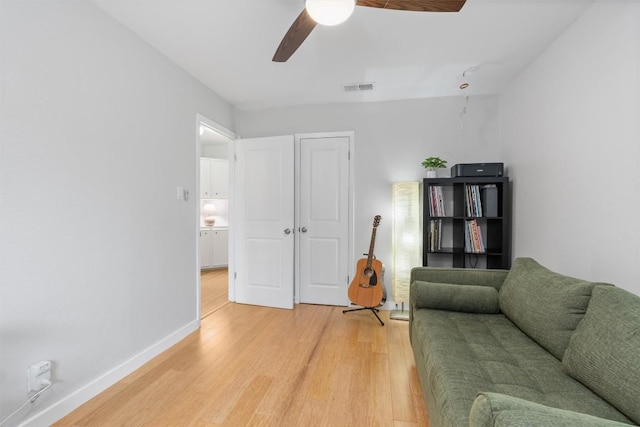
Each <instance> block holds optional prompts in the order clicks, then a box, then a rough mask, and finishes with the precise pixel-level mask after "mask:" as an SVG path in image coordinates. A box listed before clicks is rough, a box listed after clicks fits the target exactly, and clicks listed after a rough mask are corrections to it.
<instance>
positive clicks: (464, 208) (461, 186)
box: [422, 177, 511, 269]
mask: <svg viewBox="0 0 640 427" xmlns="http://www.w3.org/2000/svg"><path fill="white" fill-rule="evenodd" d="M423 192H424V193H423V230H424V231H423V262H422V263H423V265H425V266H436V267H461V268H490V269H491V268H503V269H508V268H510V267H511V188H510V182H509V178H508V177H456V178H426V179H424V182H423Z"/></svg>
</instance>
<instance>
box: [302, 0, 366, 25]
mask: <svg viewBox="0 0 640 427" xmlns="http://www.w3.org/2000/svg"><path fill="white" fill-rule="evenodd" d="M305 7H306V8H307V12H308V13H309V16H311V18H312V19H313V20H314V21H316V22H317V23H318V24H320V25H329V26H333V25H338V24H342V23H343V22H344V21H346V20H347V19H348V18H349V17H350V16H351V14H352V13H353V10H354V9H355V7H356V1H355V0H306V1H305Z"/></svg>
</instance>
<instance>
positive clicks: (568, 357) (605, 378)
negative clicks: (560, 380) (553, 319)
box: [562, 286, 640, 424]
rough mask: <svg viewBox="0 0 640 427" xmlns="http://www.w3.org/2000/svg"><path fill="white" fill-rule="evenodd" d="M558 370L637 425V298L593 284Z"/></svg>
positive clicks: (639, 403)
mask: <svg viewBox="0 0 640 427" xmlns="http://www.w3.org/2000/svg"><path fill="white" fill-rule="evenodd" d="M562 368H563V369H564V370H565V371H566V372H567V373H568V374H569V375H571V376H572V377H573V378H575V379H577V380H578V381H580V382H581V383H583V384H584V385H586V386H587V387H589V388H590V389H591V390H593V391H594V392H596V393H597V394H598V395H600V396H601V397H602V398H604V399H606V400H607V401H608V402H609V403H611V404H612V405H613V406H615V407H616V408H618V409H619V410H620V412H622V413H623V414H625V415H626V416H627V417H629V418H630V419H632V420H633V421H634V422H636V423H639V424H640V296H637V295H634V294H632V293H630V292H627V291H625V290H624V289H620V288H615V287H612V286H597V287H596V288H595V289H594V290H593V296H592V297H591V302H590V303H589V308H588V309H587V313H586V314H585V316H584V319H583V320H582V322H580V325H578V327H577V329H576V331H575V333H574V334H573V336H572V337H571V341H570V343H569V347H568V348H567V351H566V353H565V355H564V358H563V359H562Z"/></svg>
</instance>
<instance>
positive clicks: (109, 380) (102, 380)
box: [20, 319, 200, 427]
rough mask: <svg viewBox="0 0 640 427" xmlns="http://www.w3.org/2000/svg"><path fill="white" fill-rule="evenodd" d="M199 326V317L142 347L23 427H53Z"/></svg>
mask: <svg viewBox="0 0 640 427" xmlns="http://www.w3.org/2000/svg"><path fill="white" fill-rule="evenodd" d="M199 327H200V320H199V319H198V320H194V321H192V322H190V323H188V324H187V325H185V326H183V327H182V328H180V329H178V330H177V331H175V332H173V333H172V334H170V335H168V336H167V337H165V338H163V339H161V340H160V341H158V342H157V343H155V344H153V345H152V346H151V347H149V348H147V349H145V350H143V351H142V352H140V353H138V354H137V355H135V356H133V357H132V358H131V359H129V360H127V361H126V362H124V363H122V364H121V365H119V366H116V367H115V368H113V369H112V370H110V371H108V372H107V373H105V374H104V375H102V376H100V377H98V378H96V379H95V380H93V381H91V382H90V383H89V384H87V385H85V386H83V387H81V388H80V389H78V390H76V391H74V392H73V393H71V394H70V395H68V396H67V397H65V398H63V399H61V400H59V401H58V402H56V403H54V404H52V405H51V406H49V407H47V408H45V409H44V410H42V411H40V412H39V413H37V414H35V415H34V416H32V417H31V418H29V419H27V420H26V421H23V422H22V423H21V424H20V427H45V426H50V425H51V424H53V423H54V422H56V421H58V420H60V419H61V418H63V417H64V416H65V415H67V414H69V413H70V412H72V411H73V410H74V409H76V408H78V407H79V406H80V405H82V404H84V403H85V402H87V401H89V400H90V399H92V398H94V397H95V396H97V395H98V394H100V393H102V392H103V391H105V390H106V389H107V388H109V387H111V386H112V385H113V384H115V383H117V382H118V381H120V380H121V379H123V378H124V377H126V376H127V375H129V374H130V373H132V372H133V371H135V370H136V369H138V368H140V367H141V366H142V365H144V364H145V363H147V362H148V361H150V360H151V359H153V358H154V357H156V356H157V355H159V354H160V353H162V352H163V351H165V350H167V349H168V348H169V347H171V346H172V345H174V344H176V343H178V342H179V341H181V340H182V339H184V338H185V337H186V336H187V335H189V334H190V333H192V332H194V331H196V330H197V329H198V328H199Z"/></svg>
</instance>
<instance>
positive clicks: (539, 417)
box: [409, 258, 640, 427]
mask: <svg viewBox="0 0 640 427" xmlns="http://www.w3.org/2000/svg"><path fill="white" fill-rule="evenodd" d="M409 332H410V338H411V345H412V348H413V353H414V356H415V361H416V367H417V371H418V375H419V378H420V384H421V387H422V389H423V394H424V399H425V403H426V405H427V411H428V413H429V419H430V425H431V427H446V426H454V427H461V426H467V425H469V426H472V427H476V426H482V427H485V426H523V427H524V426H620V425H628V424H634V423H635V425H638V424H640V296H637V295H634V294H632V293H630V292H627V291H625V290H623V289H621V288H617V287H615V286H612V285H609V284H605V283H592V282H587V281H584V280H579V279H575V278H571V277H567V276H563V275H561V274H558V273H555V272H552V271H550V270H548V269H547V268H545V267H543V266H541V265H540V264H538V263H537V262H536V261H534V260H533V259H531V258H518V259H516V260H515V261H514V263H513V267H512V268H511V270H509V271H506V270H473V269H458V268H430V267H418V268H414V269H413V270H412V272H411V291H410V320H409Z"/></svg>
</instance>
